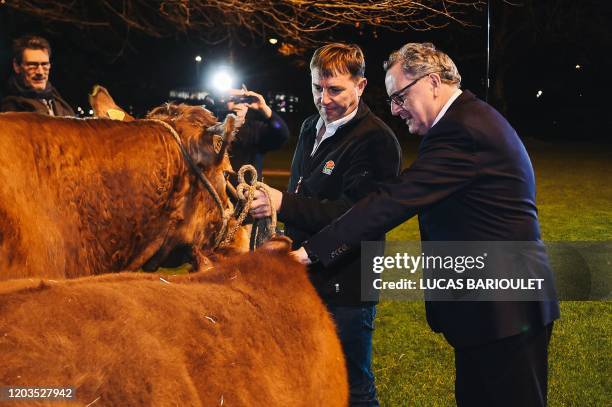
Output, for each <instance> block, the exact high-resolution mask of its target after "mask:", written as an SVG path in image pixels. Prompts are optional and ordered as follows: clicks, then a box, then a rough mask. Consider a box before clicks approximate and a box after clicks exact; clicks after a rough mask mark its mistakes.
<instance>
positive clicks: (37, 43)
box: [13, 35, 51, 64]
mask: <svg viewBox="0 0 612 407" xmlns="http://www.w3.org/2000/svg"><path fill="white" fill-rule="evenodd" d="M26 49H39V50H42V51H47V54H49V58H50V57H51V45H49V41H47V40H46V39H44V38H43V37H38V36H36V35H25V36H23V37H19V38H17V39H16V40H14V41H13V58H14V59H15V61H17V63H19V64H20V63H21V62H23V51H25V50H26Z"/></svg>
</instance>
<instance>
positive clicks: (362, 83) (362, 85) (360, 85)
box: [357, 78, 368, 96]
mask: <svg viewBox="0 0 612 407" xmlns="http://www.w3.org/2000/svg"><path fill="white" fill-rule="evenodd" d="M367 84H368V80H367V79H366V78H360V79H359V81H358V82H357V94H358V95H359V96H361V95H362V94H363V91H364V90H365V87H366V85H367Z"/></svg>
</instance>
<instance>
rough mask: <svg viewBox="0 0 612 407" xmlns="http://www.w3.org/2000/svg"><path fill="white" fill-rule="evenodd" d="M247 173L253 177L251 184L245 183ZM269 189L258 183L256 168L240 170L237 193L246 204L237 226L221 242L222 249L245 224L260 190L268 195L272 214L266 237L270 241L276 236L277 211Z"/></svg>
mask: <svg viewBox="0 0 612 407" xmlns="http://www.w3.org/2000/svg"><path fill="white" fill-rule="evenodd" d="M246 173H248V174H249V175H250V176H251V181H250V182H247V181H245V174H246ZM269 188H270V187H268V186H267V185H266V184H264V183H263V182H260V181H257V170H256V169H255V167H253V166H252V165H249V164H246V165H243V166H242V167H241V168H240V170H239V171H238V187H237V188H236V193H237V195H238V199H240V200H241V201H245V202H244V205H243V206H242V210H241V211H240V215H239V216H238V219H237V222H236V225H235V226H233V227H231V228H230V230H229V231H228V232H227V235H226V236H225V239H224V240H223V242H221V247H223V246H226V245H228V244H229V242H231V240H232V239H233V238H234V234H235V233H236V231H237V230H238V228H239V227H240V226H241V225H242V223H243V222H244V219H245V218H246V216H247V214H248V213H249V210H250V209H251V204H252V203H253V198H254V197H255V191H256V190H260V191H262V192H263V193H264V194H265V195H266V198H267V199H268V205H269V206H270V209H271V212H272V213H271V216H270V218H271V219H270V226H269V228H268V233H267V234H268V236H266V238H267V239H269V238H270V237H272V236H274V234H275V232H276V210H274V207H273V206H272V199H271V198H270V189H269ZM253 227H255V225H253Z"/></svg>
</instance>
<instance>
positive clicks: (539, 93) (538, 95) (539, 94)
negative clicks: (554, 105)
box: [536, 90, 542, 98]
mask: <svg viewBox="0 0 612 407" xmlns="http://www.w3.org/2000/svg"><path fill="white" fill-rule="evenodd" d="M540 96H542V91H541V90H539V91H538V93H536V97H537V98H539V97H540Z"/></svg>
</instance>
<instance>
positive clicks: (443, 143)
mask: <svg viewBox="0 0 612 407" xmlns="http://www.w3.org/2000/svg"><path fill="white" fill-rule="evenodd" d="M425 137H426V138H425V139H424V140H423V141H422V143H421V146H420V147H419V153H418V157H417V159H416V160H415V161H414V163H413V164H412V165H411V166H410V167H409V168H407V169H406V170H404V171H403V172H402V174H401V175H400V176H399V177H397V178H396V179H394V180H393V181H391V182H388V183H384V184H381V186H380V188H379V189H378V191H375V192H374V193H371V194H370V195H368V196H367V197H366V198H365V199H363V200H361V201H359V202H358V203H357V204H356V205H355V206H354V207H353V208H351V209H350V210H349V211H348V212H346V213H345V214H344V216H342V217H341V218H339V219H337V220H336V221H334V222H333V223H332V224H330V225H329V226H327V227H326V228H324V229H323V230H321V231H320V232H319V233H317V234H316V235H314V236H313V237H311V238H310V239H309V240H308V241H307V242H305V243H304V247H305V248H306V249H307V250H308V252H309V253H312V254H314V255H316V256H317V257H318V259H319V260H320V261H321V262H322V263H323V265H324V266H325V267H329V266H330V265H333V264H334V263H336V262H337V261H338V260H340V259H341V258H343V257H344V256H345V255H347V254H348V253H350V252H352V251H353V250H355V249H359V248H360V245H361V241H367V240H375V239H377V236H380V235H381V234H383V233H385V232H387V231H389V230H391V229H392V228H394V227H395V226H397V225H399V224H401V223H402V222H404V221H406V220H407V219H409V218H411V217H412V216H414V215H415V214H417V213H418V212H419V211H420V210H421V209H424V208H427V207H429V206H431V205H435V204H436V203H438V202H440V201H442V200H444V199H445V198H447V197H448V196H450V195H452V194H454V193H457V192H458V191H459V190H461V189H462V188H463V187H465V186H466V185H468V184H469V183H470V182H472V180H473V179H474V177H475V176H476V173H477V162H476V156H475V153H474V146H473V141H472V137H471V136H470V134H469V133H468V132H467V130H465V129H463V128H461V127H460V126H458V125H457V124H454V123H452V122H451V123H449V122H440V123H439V124H438V126H436V129H435V131H431V132H430V134H428V135H426V136H425Z"/></svg>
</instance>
